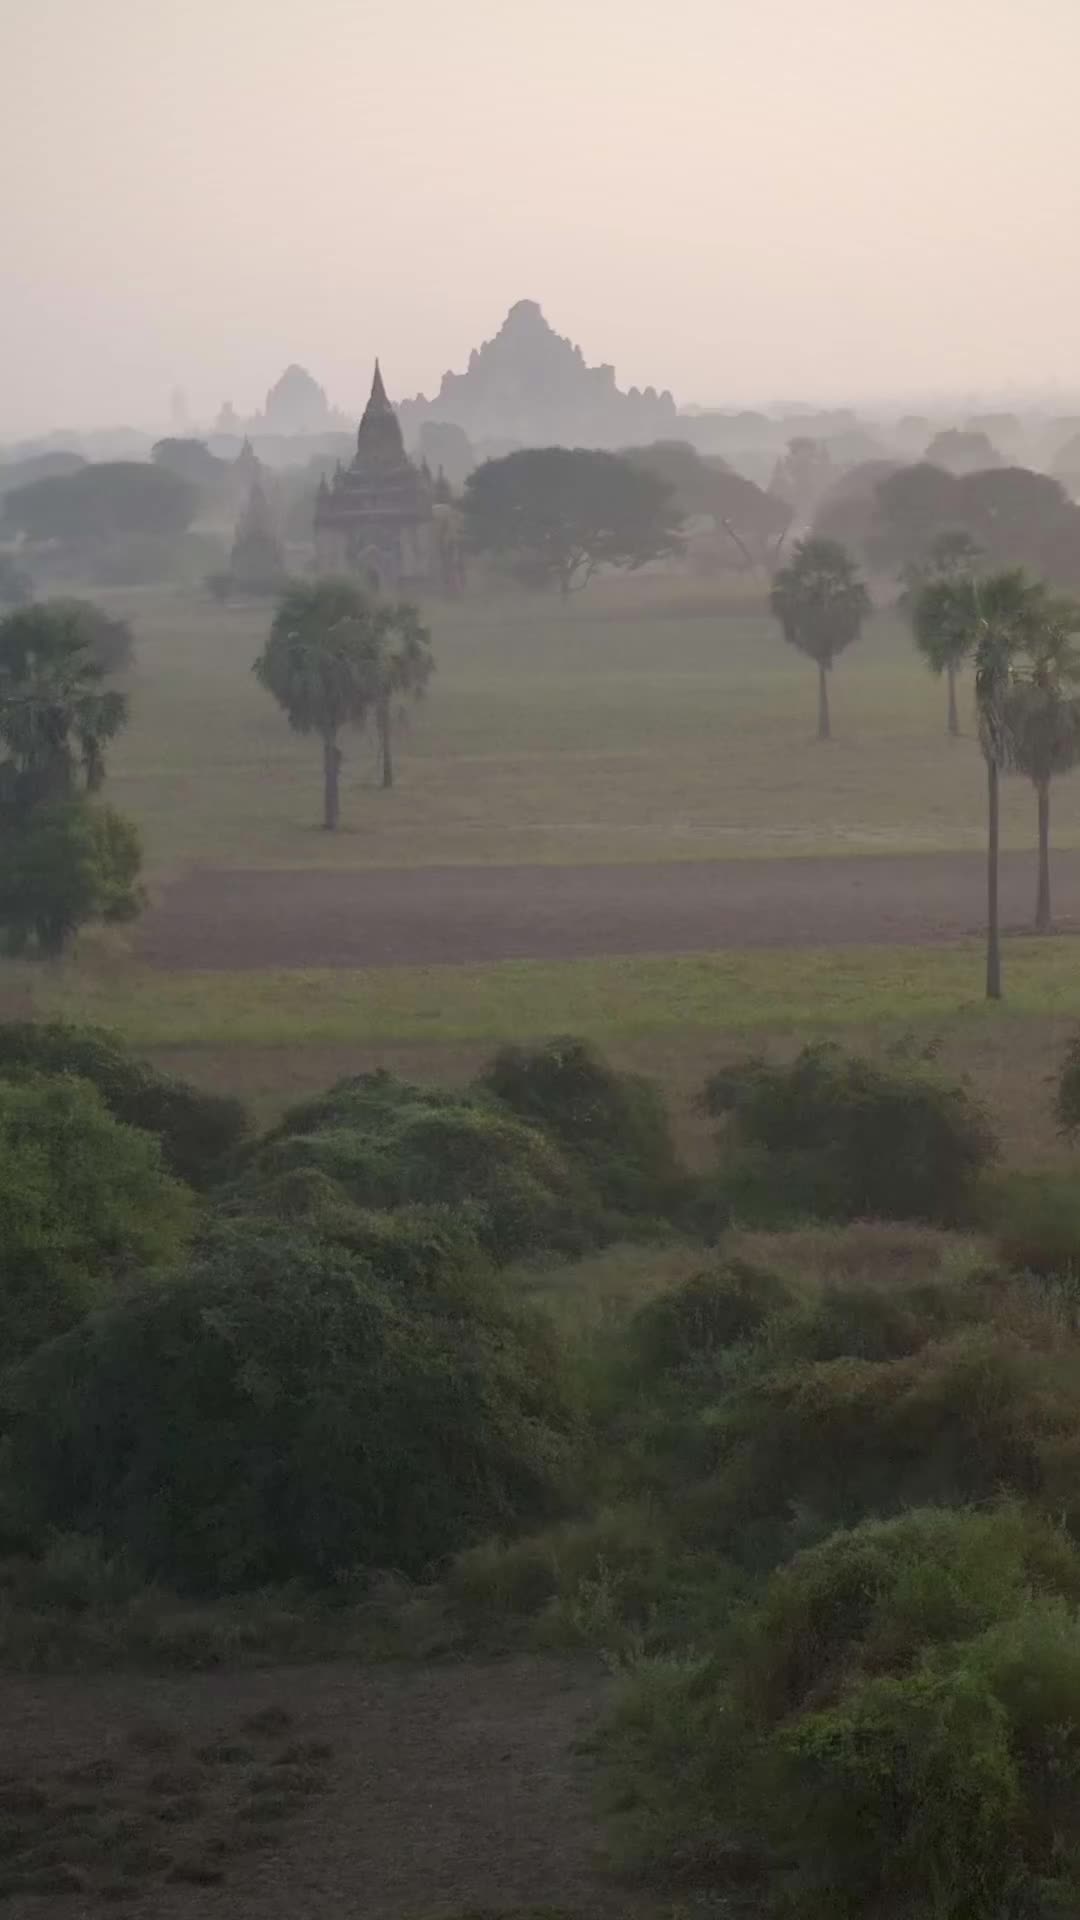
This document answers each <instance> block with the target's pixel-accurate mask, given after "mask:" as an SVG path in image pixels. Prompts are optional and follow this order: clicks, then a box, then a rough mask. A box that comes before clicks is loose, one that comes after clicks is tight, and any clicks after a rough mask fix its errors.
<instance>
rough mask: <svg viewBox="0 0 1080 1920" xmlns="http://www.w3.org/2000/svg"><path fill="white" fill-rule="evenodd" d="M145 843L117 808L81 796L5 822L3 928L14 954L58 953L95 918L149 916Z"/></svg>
mask: <svg viewBox="0 0 1080 1920" xmlns="http://www.w3.org/2000/svg"><path fill="white" fill-rule="evenodd" d="M141 865H142V846H141V842H140V840H139V835H138V831H137V829H136V828H135V827H134V826H133V825H132V823H131V821H130V820H125V819H124V818H123V816H122V815H121V814H119V813H116V812H115V811H114V809H113V808H112V807H105V806H102V805H101V804H100V803H97V804H95V803H92V802H91V801H89V800H87V799H86V798H85V797H84V796H82V795H79V796H76V797H72V798H71V799H69V800H63V801H58V802H56V803H55V804H52V805H48V806H41V807H36V808H35V809H34V810H33V812H32V813H31V814H30V816H29V818H27V819H22V820H15V819H12V818H10V817H9V818H7V819H5V821H4V823H3V828H2V831H0V928H2V929H3V932H4V938H5V944H6V946H7V950H8V952H9V953H12V954H24V953H26V952H28V951H29V950H32V949H34V948H36V950H37V952H38V953H41V954H48V955H56V954H59V953H61V952H62V951H63V949H64V947H65V945H66V944H67V942H68V940H69V939H70V938H71V936H72V935H73V934H75V933H77V932H78V930H79V928H80V927H82V926H85V925H86V924H87V922H88V921H91V920H102V921H104V922H105V924H106V925H107V926H110V925H117V924H123V923H124V922H126V921H128V920H134V919H135V918H136V917H137V915H138V914H139V913H140V912H141V911H142V907H143V904H144V894H143V889H142V887H141V886H140V885H139V870H140V867H141Z"/></svg>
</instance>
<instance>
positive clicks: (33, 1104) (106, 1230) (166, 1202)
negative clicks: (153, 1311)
mask: <svg viewBox="0 0 1080 1920" xmlns="http://www.w3.org/2000/svg"><path fill="white" fill-rule="evenodd" d="M190 1216H191V1209H190V1202H189V1199H188V1197H187V1196H186V1195H185V1193H184V1190H183V1189H182V1188H181V1187H180V1186H179V1185H178V1184H177V1183H176V1182H175V1181H174V1180H172V1179H171V1178H170V1177H169V1176H168V1174H167V1173H166V1172H165V1169H164V1167H163V1165H162V1158H161V1150H160V1148H159V1146H158V1144H157V1142H156V1141H154V1140H151V1139H150V1138H149V1137H148V1136H147V1135H146V1134H145V1133H141V1132H138V1131H137V1130H136V1129H135V1128H133V1127H127V1126H124V1125H123V1124H122V1123H121V1122H120V1121H118V1120H114V1119H113V1117H112V1115H111V1114H110V1113H109V1112H108V1110H107V1109H106V1107H105V1105H104V1103H103V1102H102V1101H101V1099H100V1098H99V1096H98V1094H97V1093H96V1092H95V1091H94V1089H93V1088H92V1087H90V1086H88V1085H87V1084H86V1083H85V1082H83V1081H79V1080H74V1079H68V1078H64V1077H55V1078H48V1077H45V1076H33V1077H31V1078H28V1079H26V1080H22V1081H20V1082H18V1083H13V1082H11V1081H9V1080H2V1079H0V1246H2V1247H3V1259H2V1262H0V1355H2V1356H3V1358H2V1361H0V1364H2V1365H8V1364H10V1362H11V1360H12V1359H13V1358H14V1357H17V1356H18V1355H20V1354H24V1353H27V1352H28V1351H29V1350H30V1349H31V1348H33V1347H35V1346H37V1345H38V1344H39V1343H40V1342H41V1341H43V1340H46V1339H48V1338H50V1337H51V1336H52V1335H53V1334H56V1333H60V1332H63V1331H64V1330H65V1329H66V1328H68V1327H70V1326H72V1325H73V1324H74V1323H75V1321H77V1320H78V1319H79V1318H80V1317H81V1316H82V1315H83V1314H84V1313H86V1312H87V1311H88V1310H89V1309H90V1308H91V1307H94V1306H100V1305H104V1304H106V1303H107V1302H108V1301H109V1300H110V1299H112V1298H114V1297H115V1295H116V1292H117V1289H118V1287H121V1286H122V1285H123V1284H124V1283H125V1282H126V1281H128V1280H130V1279H131V1277H132V1276H133V1275H134V1274H135V1273H137V1272H140V1271H141V1270H142V1269H144V1268H146V1267H148V1266H154V1265H156V1264H158V1263H160V1262H162V1261H164V1260H167V1259H169V1258H170V1257H172V1256H174V1255H175V1254H176V1253H177V1252H178V1251H179V1248H180V1246H181V1244H182V1242H183V1239H184V1237H185V1235H186V1233H187V1231H188V1229H189V1226H190Z"/></svg>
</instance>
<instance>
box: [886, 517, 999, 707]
mask: <svg viewBox="0 0 1080 1920" xmlns="http://www.w3.org/2000/svg"><path fill="white" fill-rule="evenodd" d="M981 553H982V549H981V547H980V546H979V544H978V542H977V541H975V540H973V539H972V537H971V535H970V533H968V532H967V531H966V529H965V528H963V527H956V528H955V529H952V530H950V531H946V532H945V533H939V534H938V537H937V539H936V540H935V541H934V543H933V546H932V547H931V549H930V553H929V557H928V559H927V560H926V562H925V563H924V564H923V565H922V566H919V565H915V566H911V567H908V568H906V569H905V585H906V592H905V595H904V598H905V600H906V601H907V604H908V605H909V607H910V608H911V610H912V613H913V621H912V625H913V628H914V633H915V645H916V646H917V647H918V649H919V652H920V653H921V654H922V656H923V658H924V660H925V661H926V664H927V666H928V667H929V668H930V671H931V673H935V674H937V675H938V676H939V677H940V675H941V674H944V675H945V679H946V682H947V685H948V702H947V708H946V721H945V725H946V731H947V732H948V734H949V737H950V739H953V740H955V739H956V738H957V737H958V735H959V733H960V716H959V714H958V712H957V708H956V676H957V674H958V673H959V671H960V668H961V667H962V666H963V664H964V661H965V659H966V658H967V655H968V651H969V636H968V635H967V633H966V632H965V630H964V629H963V628H954V627H951V626H949V625H946V626H944V627H940V626H935V625H934V624H933V622H932V621H931V623H930V624H929V625H928V624H927V622H926V620H925V618H923V617H920V614H919V608H920V606H921V604H922V603H921V602H920V601H919V598H918V596H919V594H920V593H921V591H922V588H923V587H924V586H927V585H928V584H929V582H930V581H932V580H965V579H970V578H971V577H972V576H973V574H974V572H975V569H976V567H977V565H978V562H979V558H980V556H981Z"/></svg>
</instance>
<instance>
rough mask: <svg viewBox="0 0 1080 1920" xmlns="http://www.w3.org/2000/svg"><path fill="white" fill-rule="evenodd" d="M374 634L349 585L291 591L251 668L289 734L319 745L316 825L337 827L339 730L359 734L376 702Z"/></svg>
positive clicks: (361, 599)
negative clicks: (309, 736)
mask: <svg viewBox="0 0 1080 1920" xmlns="http://www.w3.org/2000/svg"><path fill="white" fill-rule="evenodd" d="M379 657H380V628H379V617H378V610H377V608H376V605H375V602H374V601H373V600H372V599H371V598H370V597H369V596H368V595H367V594H366V593H364V592H363V591H362V590H361V589H360V588H359V587H357V586H356V585H354V583H353V582H352V581H351V580H322V581H319V582H317V583H315V584H313V585H308V584H306V583H305V584H296V585H294V586H292V587H290V588H289V589H288V591H287V592H286V593H284V594H283V595H282V597H281V600H280V601H279V603H278V608H277V612H276V613H275V615H274V620H273V625H272V626H271V629H270V637H269V639H268V640H267V642H266V645H265V647H264V648H263V651H262V653H261V654H260V655H259V658H258V659H257V660H256V662H255V676H256V679H257V680H258V681H259V684H260V685H261V686H263V687H265V688H266V691H267V693H269V694H272V696H273V698H274V699H275V700H276V701H277V703H278V705H279V707H281V708H282V709H283V710H284V712H285V714H286V717H287V719H288V722H289V725H290V727H292V728H293V730H294V732H296V733H317V734H318V735H319V736H320V738H321V740H322V743H323V776H324V805H323V825H324V826H325V827H327V828H330V829H333V828H335V827H336V826H337V824H338V815H339V799H338V775H339V771H340V765H341V749H340V747H339V745H338V739H339V736H340V734H341V731H342V729H343V728H344V727H348V726H352V727H362V726H363V725H364V723H365V721H366V720H367V718H368V715H369V714H370V712H371V709H372V707H373V705H374V702H375V697H376V692H377V685H378V669H379Z"/></svg>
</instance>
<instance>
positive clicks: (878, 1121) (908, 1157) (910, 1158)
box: [704, 1045, 996, 1226]
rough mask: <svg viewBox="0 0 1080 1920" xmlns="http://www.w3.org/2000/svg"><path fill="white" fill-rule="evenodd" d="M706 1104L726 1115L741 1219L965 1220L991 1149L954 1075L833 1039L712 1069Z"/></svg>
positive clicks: (728, 1166)
mask: <svg viewBox="0 0 1080 1920" xmlns="http://www.w3.org/2000/svg"><path fill="white" fill-rule="evenodd" d="M704 1105H705V1108H706V1111H707V1112H709V1113H711V1114H714V1115H718V1116H721V1117H724V1118H725V1119H726V1121H727V1128H726V1134H727V1142H726V1144H727V1154H726V1158H725V1164H724V1167H723V1173H722V1185H723V1186H724V1188H725V1190H726V1191H727V1193H728V1195H729V1198H730V1202H731V1205H732V1208H733V1210H734V1212H735V1214H736V1215H737V1217H740V1218H742V1219H745V1220H748V1221H750V1222H751V1223H753V1222H754V1221H760V1222H761V1223H762V1224H772V1223H774V1222H776V1221H779V1220H783V1219H789V1220H794V1219H799V1218H805V1217H812V1218H813V1217H816V1218H823V1219H842V1220H856V1219H862V1218H868V1217H877V1218H881V1219H891V1220H925V1221H932V1222H936V1223H938V1224H940V1225H943V1226H949V1225H952V1224H954V1223H956V1222H963V1221H966V1220H970V1219H971V1218H972V1216H973V1213H974V1209H975V1201H976V1192H977V1183H978V1179H979V1176H980V1174H981V1173H982V1172H983V1170H984V1169H985V1168H986V1167H987V1166H988V1165H989V1163H990V1162H991V1160H992V1159H993V1158H994V1156H995V1153H996V1142H995V1139H994V1136H993V1133H992V1131H991V1129H990V1126H989V1124H988V1122H987V1120H986V1117H985V1115H984V1114H983V1112H982V1111H981V1109H980V1108H979V1106H978V1105H977V1104H976V1102H975V1101H974V1100H973V1099H972V1097H971V1095H970V1094H969V1093H967V1092H966V1090H965V1089H964V1088H963V1087H959V1086H950V1085H948V1084H947V1083H946V1082H944V1081H940V1080H938V1079H937V1078H936V1077H934V1076H933V1075H932V1074H930V1073H929V1072H927V1071H926V1070H925V1069H924V1068H923V1067H921V1066H919V1067H915V1066H909V1065H906V1064H903V1063H894V1064H892V1065H890V1066H888V1067H885V1066H881V1065H879V1064H878V1063H876V1062H874V1061H872V1060H867V1059H864V1058H862V1057H861V1056H860V1055H857V1054H844V1053H842V1052H841V1051H840V1049H839V1048H838V1047H835V1046H832V1045H820V1046H813V1047H805V1048H804V1049H803V1051H802V1052H801V1053H800V1054H799V1055H798V1057H797V1058H796V1059H795V1060H794V1061H793V1062H792V1063H791V1064H790V1065H788V1066H776V1065H773V1064H771V1063H769V1062H768V1061H764V1060H747V1061H742V1062H739V1063H737V1064H735V1065H733V1066H730V1067H728V1068H726V1069H725V1070H724V1071H722V1072H720V1073H717V1074H715V1075H714V1076H713V1077H712V1079H711V1080H710V1081H709V1082H708V1084H707V1086H706V1088H705V1093H704Z"/></svg>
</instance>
